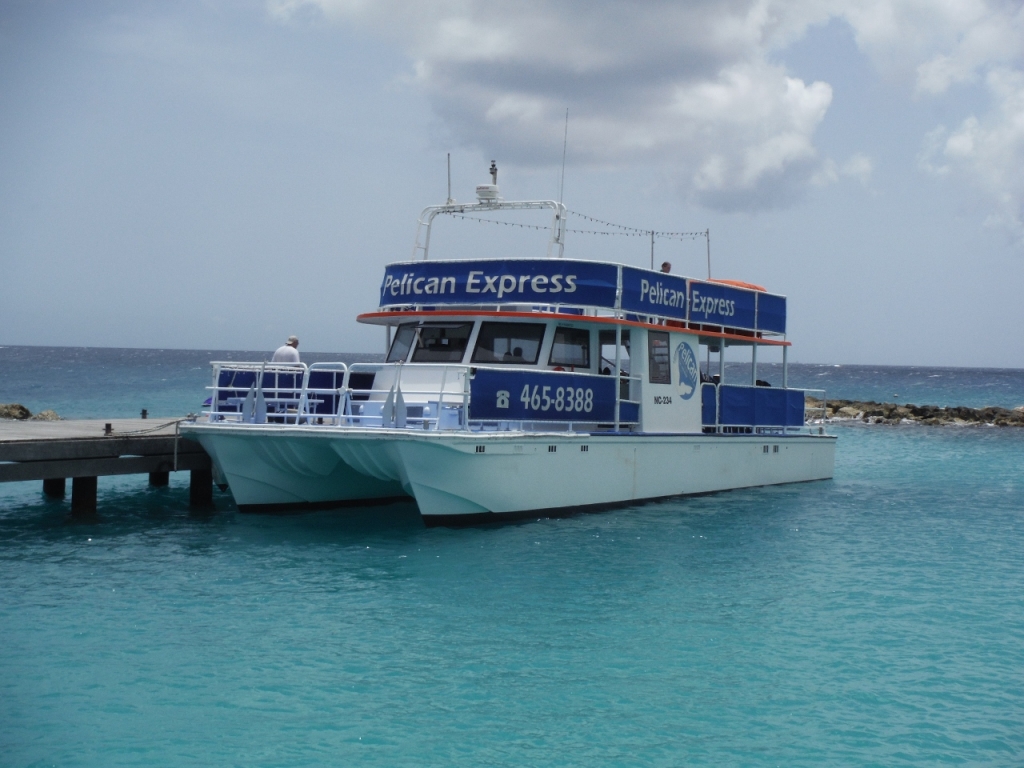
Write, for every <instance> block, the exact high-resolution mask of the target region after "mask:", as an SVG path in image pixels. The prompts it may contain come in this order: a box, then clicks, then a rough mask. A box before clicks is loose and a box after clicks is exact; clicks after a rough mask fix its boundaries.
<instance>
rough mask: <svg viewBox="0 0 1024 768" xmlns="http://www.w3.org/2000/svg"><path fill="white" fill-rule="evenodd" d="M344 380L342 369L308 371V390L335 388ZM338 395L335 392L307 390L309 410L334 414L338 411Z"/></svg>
mask: <svg viewBox="0 0 1024 768" xmlns="http://www.w3.org/2000/svg"><path fill="white" fill-rule="evenodd" d="M344 381H345V372H344V371H310V372H309V385H308V389H309V390H316V389H333V390H337V389H339V388H340V387H341V385H342V384H343V383H344ZM338 399H339V398H338V395H337V393H335V392H313V391H310V392H309V410H310V412H311V413H316V414H321V415H323V414H331V415H333V414H335V413H337V412H338Z"/></svg>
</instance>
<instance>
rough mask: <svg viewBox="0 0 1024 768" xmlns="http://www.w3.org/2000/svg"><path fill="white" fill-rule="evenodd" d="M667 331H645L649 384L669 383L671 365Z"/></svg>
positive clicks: (670, 381) (670, 379) (670, 380)
mask: <svg viewBox="0 0 1024 768" xmlns="http://www.w3.org/2000/svg"><path fill="white" fill-rule="evenodd" d="M669 361H670V357H669V353H668V333H667V332H666V331H648V332H647V364H648V373H649V374H650V380H651V384H671V383H672V366H671V365H670V363H669Z"/></svg>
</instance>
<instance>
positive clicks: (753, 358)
mask: <svg viewBox="0 0 1024 768" xmlns="http://www.w3.org/2000/svg"><path fill="white" fill-rule="evenodd" d="M751 349H752V350H753V351H752V352H751V353H750V386H752V387H756V386H757V342H756V341H755V342H754V344H753V345H752V346H751Z"/></svg>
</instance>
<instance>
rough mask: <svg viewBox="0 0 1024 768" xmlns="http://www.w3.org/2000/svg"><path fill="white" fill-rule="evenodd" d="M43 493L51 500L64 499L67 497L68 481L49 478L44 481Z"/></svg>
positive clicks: (59, 478) (61, 478) (60, 478)
mask: <svg viewBox="0 0 1024 768" xmlns="http://www.w3.org/2000/svg"><path fill="white" fill-rule="evenodd" d="M43 493H44V494H45V495H46V496H49V497H50V498H51V499H63V498H64V497H65V496H66V495H67V479H66V478H63V477H48V478H46V479H45V480H43Z"/></svg>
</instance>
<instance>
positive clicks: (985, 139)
mask: <svg viewBox="0 0 1024 768" xmlns="http://www.w3.org/2000/svg"><path fill="white" fill-rule="evenodd" d="M985 83H986V86H987V88H988V89H989V91H990V92H991V93H992V96H993V101H994V103H995V105H996V106H995V108H994V109H993V110H992V111H991V112H990V113H989V114H987V115H985V116H983V117H982V118H978V117H976V116H974V115H972V116H970V117H968V118H967V119H966V120H964V121H963V123H961V125H960V127H959V128H958V129H957V130H955V131H953V132H951V133H950V132H948V131H946V130H945V129H944V128H941V127H940V128H937V129H935V130H934V131H932V132H931V133H930V134H929V135H928V136H927V137H926V141H925V147H924V151H923V152H922V157H921V165H922V167H924V168H925V169H926V170H928V171H931V172H932V173H935V174H938V175H944V176H954V177H956V178H962V179H966V180H967V181H969V182H970V183H972V184H973V185H975V186H976V187H979V188H981V189H982V190H984V191H985V192H986V193H987V194H988V196H989V198H990V199H991V200H992V201H993V203H994V207H995V210H994V211H993V212H992V213H991V214H990V215H989V216H988V218H987V220H986V223H988V224H990V225H994V226H1001V227H1005V228H1006V229H1007V230H1009V231H1010V232H1011V233H1012V234H1013V235H1014V236H1015V237H1016V239H1017V240H1018V241H1019V242H1020V243H1021V244H1022V245H1024V173H1022V169H1024V73H1022V72H1020V71H1014V70H1009V69H994V70H992V71H990V72H989V73H988V75H987V76H986V78H985Z"/></svg>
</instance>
